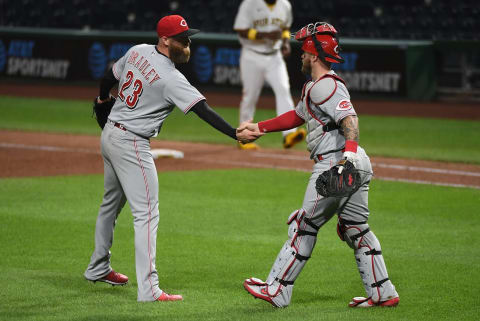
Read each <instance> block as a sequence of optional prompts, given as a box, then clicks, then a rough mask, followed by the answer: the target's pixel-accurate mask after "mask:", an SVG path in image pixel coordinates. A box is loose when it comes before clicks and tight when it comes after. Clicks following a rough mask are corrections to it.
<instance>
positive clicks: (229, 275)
mask: <svg viewBox="0 0 480 321" xmlns="http://www.w3.org/2000/svg"><path fill="white" fill-rule="evenodd" d="M217 110H218V111H219V112H220V113H221V114H222V115H223V116H224V117H225V118H226V119H228V120H229V121H231V122H232V123H236V117H237V115H236V110H235V109H228V108H217ZM0 111H2V112H3V113H2V115H3V117H2V119H0V128H3V129H5V128H8V129H21V130H37V131H51V132H72V133H83V134H91V135H99V130H98V128H97V127H96V124H95V121H94V120H93V119H91V118H90V103H89V102H86V101H73V102H72V101H60V100H45V99H40V100H33V99H18V98H8V97H0ZM257 115H258V119H261V118H263V117H271V116H273V114H272V111H265V110H260V111H258V113H257ZM412 124H413V125H415V126H412ZM479 124H480V122H473V121H453V120H436V119H415V118H408V119H406V118H405V119H402V118H391V117H372V116H368V117H367V116H364V117H361V126H362V127H361V133H362V136H361V141H362V145H364V146H366V149H367V151H368V152H369V154H371V155H372V154H375V155H387V156H399V157H417V158H424V159H440V160H444V161H467V162H472V163H480V161H479V160H480V154H479V153H480V151H479V148H472V146H478V139H477V138H478V134H477V131H478V129H479ZM410 127H414V128H412V130H411V131H406V129H407V128H410ZM417 127H420V128H417ZM404 129H405V130H404ZM407 133H408V139H407V138H406V137H407V136H406V135H407ZM269 137H270V138H269ZM475 137H477V138H475ZM159 139H168V140H189V141H204V142H214V143H231V140H230V139H228V138H223V137H222V135H219V134H216V133H214V132H213V131H212V129H211V128H209V126H208V125H206V124H202V122H201V121H199V120H197V119H196V117H195V116H194V115H188V116H186V117H185V116H183V115H182V114H181V113H178V112H175V113H174V114H173V115H172V116H171V118H169V119H168V120H167V122H166V124H165V128H164V132H162V133H161V134H160V137H159ZM280 139H281V137H280V136H279V135H278V136H275V135H273V134H272V135H267V136H266V137H264V138H262V140H261V141H260V143H261V144H262V146H269V147H280V143H279V140H280ZM408 140H412V144H411V148H408V146H409V144H407V142H408ZM308 177H309V174H308V173H302V172H293V171H282V170H228V171H227V170H210V171H191V172H168V173H159V182H160V191H161V192H160V225H159V231H158V242H157V269H158V272H159V276H160V285H161V287H162V288H163V289H165V290H166V291H167V292H171V293H181V294H182V295H183V296H184V301H183V302H171V303H137V302H136V278H135V263H134V242H133V224H132V216H131V212H130V210H129V208H128V206H127V207H125V209H124V210H123V211H122V213H121V215H120V217H119V220H118V223H117V226H116V230H115V242H114V246H113V248H112V253H113V256H112V266H113V267H114V268H115V269H116V270H118V271H120V272H122V273H125V274H127V275H128V276H129V277H130V283H129V284H128V285H127V286H124V287H111V286H109V285H106V284H92V283H89V282H86V281H85V280H84V279H83V272H84V269H85V268H86V266H87V264H88V262H89V259H90V255H91V252H92V250H93V242H94V226H95V220H96V214H97V211H98V206H99V205H100V202H101V198H102V192H103V176H102V175H89V176H60V177H43V178H9V179H0V222H1V224H0V242H1V246H0V282H1V283H0V284H1V288H0V289H1V290H0V320H82V321H84V320H92V321H94V320H102V321H103V320H122V321H123V320H125V321H126V320H262V321H263V320H362V321H364V320H477V319H478V316H479V315H480V299H479V296H478V293H479V289H480V277H479V276H478V271H479V269H480V247H479V246H478V244H479V241H480V236H479V234H478V231H477V230H478V226H480V216H479V215H478V214H479V211H478V205H479V201H480V190H475V189H468V188H452V187H438V186H428V185H416V184H407V183H396V182H385V181H379V180H374V181H373V182H372V184H371V193H370V202H369V204H370V210H371V213H372V214H371V217H370V220H369V223H370V225H371V228H372V230H373V231H374V232H375V234H376V235H377V236H378V238H379V239H380V241H381V242H382V250H383V252H384V257H385V260H386V263H387V267H388V269H389V274H390V278H391V279H392V280H393V282H394V283H395V285H396V287H397V290H398V292H399V294H400V297H401V302H400V305H399V306H398V307H397V308H395V309H382V308H377V309H367V310H357V309H350V308H348V307H347V303H348V301H349V300H350V299H351V298H352V296H361V295H364V290H363V287H362V285H361V281H360V277H359V275H358V272H357V270H356V265H355V261H354V257H353V253H352V250H351V249H350V248H348V246H347V245H346V244H345V243H343V242H341V241H340V240H339V239H338V237H337V235H336V231H335V222H334V221H331V222H329V223H328V224H327V225H325V226H324V228H322V230H321V232H320V233H319V238H318V241H317V245H316V248H315V250H314V252H313V254H312V259H311V260H310V261H309V262H308V264H307V265H306V267H305V269H304V271H303V272H302V274H301V275H300V277H299V279H298V280H297V282H296V286H295V289H294V296H293V299H292V303H291V306H290V307H288V308H287V309H273V308H272V307H271V306H270V305H269V304H267V303H265V302H263V301H260V300H254V299H253V297H251V296H250V295H249V294H247V293H246V292H245V291H244V289H243V287H242V282H243V280H244V279H245V278H247V277H251V276H255V277H259V278H265V277H266V275H267V273H268V271H269V269H270V267H271V264H272V263H273V260H274V258H275V256H276V254H277V252H278V250H279V249H280V247H281V246H282V244H283V242H284V241H285V240H286V238H287V226H286V224H285V221H286V219H287V217H288V215H289V214H290V213H291V211H293V210H295V209H297V208H298V207H299V206H301V202H302V199H303V193H304V189H305V186H306V182H307V179H308ZM225 182H231V183H229V184H228V185H225ZM259 182H261V183H262V184H261V186H262V188H261V189H260V188H258V186H259ZM252 185H254V186H255V188H252ZM186 195H187V196H188V197H187V198H186Z"/></svg>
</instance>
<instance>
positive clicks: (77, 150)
mask: <svg viewBox="0 0 480 321" xmlns="http://www.w3.org/2000/svg"><path fill="white" fill-rule="evenodd" d="M0 147H4V148H17V149H30V150H40V151H46V152H73V153H86V154H100V152H99V151H95V150H92V149H86V148H67V147H57V146H42V145H37V146H33V145H24V144H9V143H0Z"/></svg>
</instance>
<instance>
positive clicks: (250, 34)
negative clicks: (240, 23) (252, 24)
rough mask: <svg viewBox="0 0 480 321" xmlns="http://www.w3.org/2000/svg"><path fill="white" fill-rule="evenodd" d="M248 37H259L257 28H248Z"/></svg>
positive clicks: (251, 38)
mask: <svg viewBox="0 0 480 321" xmlns="http://www.w3.org/2000/svg"><path fill="white" fill-rule="evenodd" d="M247 38H248V39H250V40H255V39H256V38H257V29H253V28H251V29H248V35H247Z"/></svg>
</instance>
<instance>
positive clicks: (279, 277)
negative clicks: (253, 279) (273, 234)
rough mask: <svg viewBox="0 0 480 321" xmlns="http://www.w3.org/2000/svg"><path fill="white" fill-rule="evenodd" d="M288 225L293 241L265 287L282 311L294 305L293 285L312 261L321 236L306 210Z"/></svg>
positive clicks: (287, 243) (291, 216)
mask: <svg viewBox="0 0 480 321" xmlns="http://www.w3.org/2000/svg"><path fill="white" fill-rule="evenodd" d="M287 224H288V225H289V227H288V237H289V239H288V240H287V241H286V242H285V244H284V245H283V247H282V249H281V250H280V253H279V254H278V256H277V258H276V260H275V262H274V263H273V266H272V269H271V270H270V273H269V275H268V278H267V281H266V286H265V292H266V295H268V297H269V298H271V300H272V302H273V304H274V305H275V306H278V307H286V306H288V305H289V304H290V299H291V296H292V290H293V283H294V282H295V280H296V279H297V277H298V275H299V274H300V272H301V271H302V269H303V267H304V266H305V263H306V262H307V260H308V259H309V258H310V255H311V253H312V250H313V247H314V246H315V243H316V240H317V233H318V227H316V226H315V225H314V224H313V223H312V222H311V221H310V220H309V219H308V218H307V217H305V211H304V210H303V209H300V210H297V211H295V212H293V213H292V214H291V215H290V217H289V218H288V221H287Z"/></svg>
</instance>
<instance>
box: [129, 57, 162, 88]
mask: <svg viewBox="0 0 480 321" xmlns="http://www.w3.org/2000/svg"><path fill="white" fill-rule="evenodd" d="M138 56H139V54H138V52H136V51H132V53H131V54H130V57H128V60H127V63H129V64H131V65H132V66H134V67H135V68H137V69H138V71H140V73H141V74H142V75H143V77H144V78H145V80H147V81H148V82H149V84H150V85H152V84H153V83H154V82H155V81H157V80H159V79H160V76H159V75H158V74H157V72H156V71H155V69H153V67H152V68H150V63H149V62H148V60H147V59H145V57H144V56H142V57H140V59H139V60H138V61H137V62H135V61H136V60H137V58H138ZM149 68H150V70H149ZM147 70H149V71H148V72H147ZM152 75H154V76H153V79H152V80H150V76H152Z"/></svg>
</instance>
